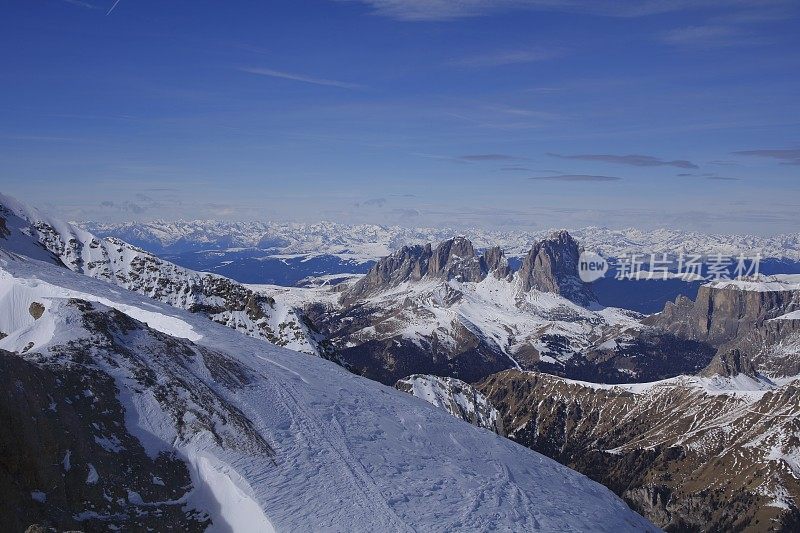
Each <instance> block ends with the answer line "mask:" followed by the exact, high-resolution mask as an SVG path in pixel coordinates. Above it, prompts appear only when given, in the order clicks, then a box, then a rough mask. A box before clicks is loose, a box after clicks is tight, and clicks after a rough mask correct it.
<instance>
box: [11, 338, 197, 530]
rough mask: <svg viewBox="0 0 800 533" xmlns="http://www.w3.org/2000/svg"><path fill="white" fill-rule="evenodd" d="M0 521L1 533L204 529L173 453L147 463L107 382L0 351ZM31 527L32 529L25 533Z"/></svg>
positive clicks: (98, 375)
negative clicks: (186, 501) (189, 501)
mask: <svg viewBox="0 0 800 533" xmlns="http://www.w3.org/2000/svg"><path fill="white" fill-rule="evenodd" d="M0 427H2V428H5V429H4V430H3V431H0V521H1V522H2V524H3V530H4V531H25V530H26V528H28V526H31V525H33V524H36V525H37V526H39V527H40V528H41V529H39V530H40V531H49V530H51V529H50V528H55V529H56V530H58V531H64V530H82V531H101V530H103V531H106V530H108V529H109V527H111V526H114V527H116V528H121V529H123V530H126V531H145V530H148V529H150V530H162V529H163V527H164V525H165V524H170V525H171V526H172V527H173V528H175V529H176V530H183V531H203V530H205V529H206V527H207V526H208V525H209V524H210V519H209V518H208V516H207V514H205V512H200V511H198V510H194V509H190V508H186V506H185V504H184V503H180V498H181V497H183V496H184V495H185V494H186V493H187V492H188V491H190V490H192V483H191V479H190V476H189V470H188V468H187V466H186V464H184V463H183V461H181V460H180V459H178V458H177V457H176V456H175V455H172V454H166V453H162V454H161V455H159V456H158V457H157V458H156V459H151V458H150V457H149V456H148V455H147V453H146V452H145V450H144V449H143V448H142V445H141V444H140V443H139V441H138V440H137V439H136V438H134V437H133V436H131V435H130V434H128V433H127V431H126V430H125V413H124V409H123V407H122V405H121V404H120V403H119V401H118V400H117V398H116V387H115V385H114V380H113V379H112V378H111V377H109V376H108V375H107V374H105V373H103V372H101V371H99V370H96V369H94V368H92V367H90V366H84V365H79V364H75V365H50V364H48V363H34V362H31V361H29V360H26V359H23V358H22V357H21V356H19V355H15V354H11V353H9V352H4V351H2V350H0ZM34 531H36V529H34Z"/></svg>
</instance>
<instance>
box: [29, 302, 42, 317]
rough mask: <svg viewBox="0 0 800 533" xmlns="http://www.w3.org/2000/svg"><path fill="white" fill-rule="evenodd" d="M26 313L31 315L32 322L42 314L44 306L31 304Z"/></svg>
mask: <svg viewBox="0 0 800 533" xmlns="http://www.w3.org/2000/svg"><path fill="white" fill-rule="evenodd" d="M28 312H29V313H30V314H31V316H32V317H33V319H34V320H39V319H40V318H42V315H43V314H44V305H42V304H40V303H39V302H33V303H32V304H31V306H30V307H29V308H28Z"/></svg>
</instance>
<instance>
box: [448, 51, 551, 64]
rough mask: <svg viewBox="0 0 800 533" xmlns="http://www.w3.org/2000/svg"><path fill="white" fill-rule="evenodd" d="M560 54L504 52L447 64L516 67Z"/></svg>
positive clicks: (461, 59)
mask: <svg viewBox="0 0 800 533" xmlns="http://www.w3.org/2000/svg"><path fill="white" fill-rule="evenodd" d="M560 54H561V52H560V51H557V50H546V49H544V48H530V49H519V50H504V51H499V52H490V53H485V54H477V55H473V56H467V57H462V58H460V59H456V60H453V61H450V63H449V64H450V65H454V66H457V67H470V68H488V67H502V66H505V65H517V64H521V63H533V62H536V61H545V60H548V59H553V58H555V57H558V56H559V55H560Z"/></svg>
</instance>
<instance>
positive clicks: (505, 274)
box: [483, 246, 511, 279]
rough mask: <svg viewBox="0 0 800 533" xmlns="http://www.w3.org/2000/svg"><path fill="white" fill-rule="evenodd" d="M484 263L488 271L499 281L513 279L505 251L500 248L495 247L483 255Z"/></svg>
mask: <svg viewBox="0 0 800 533" xmlns="http://www.w3.org/2000/svg"><path fill="white" fill-rule="evenodd" d="M483 262H484V264H485V265H486V271H487V272H488V273H489V274H492V275H493V276H494V277H496V278H497V279H508V278H510V277H511V267H509V266H508V259H506V256H505V254H504V253H503V250H502V249H500V247H499V246H493V247H491V248H489V249H488V250H486V252H485V253H484V254H483Z"/></svg>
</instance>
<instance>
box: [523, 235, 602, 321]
mask: <svg viewBox="0 0 800 533" xmlns="http://www.w3.org/2000/svg"><path fill="white" fill-rule="evenodd" d="M579 256H580V250H579V248H578V243H577V242H576V241H575V239H573V238H572V236H571V235H570V234H569V233H568V232H566V231H564V230H562V231H558V232H556V233H554V234H552V235H551V236H550V237H548V238H547V239H544V240H542V241H540V242H537V243H536V244H534V245H533V248H531V251H530V252H528V255H526V256H525V258H524V259H523V261H522V267H521V268H520V271H519V279H520V282H521V284H522V285H521V287H522V290H523V291H525V292H527V291H530V290H531V289H536V290H540V291H543V292H551V293H554V294H559V295H561V296H564V297H565V298H569V299H570V300H572V301H573V302H575V303H578V304H580V305H588V304H590V303H591V302H594V301H596V299H597V298H596V297H595V296H594V294H593V293H592V290H591V288H590V287H589V285H588V284H586V283H583V282H582V281H581V279H580V278H579V277H578V258H579Z"/></svg>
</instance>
